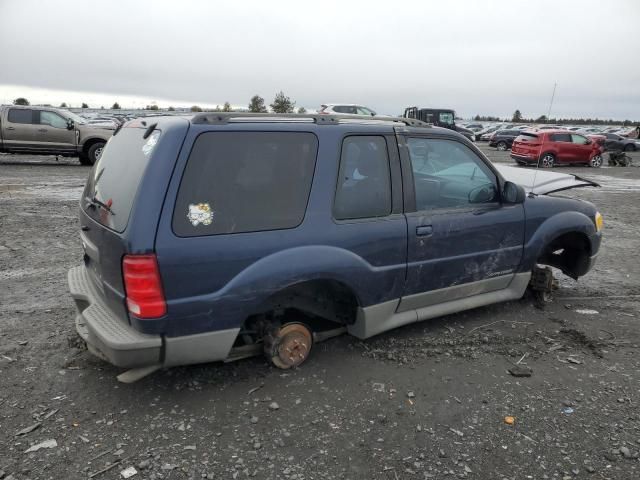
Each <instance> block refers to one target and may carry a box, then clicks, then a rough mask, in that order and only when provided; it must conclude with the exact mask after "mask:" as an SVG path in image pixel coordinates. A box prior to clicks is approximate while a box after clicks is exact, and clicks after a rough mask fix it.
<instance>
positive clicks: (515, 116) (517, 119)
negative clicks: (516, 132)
mask: <svg viewBox="0 0 640 480" xmlns="http://www.w3.org/2000/svg"><path fill="white" fill-rule="evenodd" d="M511 121H512V122H515V123H517V122H521V121H522V113H520V110H516V111H515V112H513V117H512V118H511Z"/></svg>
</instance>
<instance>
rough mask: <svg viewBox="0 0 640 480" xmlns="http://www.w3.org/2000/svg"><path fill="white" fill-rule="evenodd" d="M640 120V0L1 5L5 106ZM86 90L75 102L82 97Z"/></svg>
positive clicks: (30, 0) (26, 1)
mask: <svg viewBox="0 0 640 480" xmlns="http://www.w3.org/2000/svg"><path fill="white" fill-rule="evenodd" d="M555 82H557V84H558V87H557V91H556V96H555V101H554V104H553V109H552V112H551V116H563V117H569V116H583V117H588V116H590V117H595V116H597V117H600V118H605V117H606V118H610V117H611V118H617V119H633V120H640V1H638V0H609V1H607V2H603V1H602V0H594V1H591V0H581V1H577V0H576V1H536V0H528V1H516V0H505V1H498V0H496V1H493V2H491V1H486V2H478V1H474V0H469V1H462V0H454V1H438V2H436V1H432V2H425V1H415V2H413V1H408V0H405V1H403V2H389V1H384V2H382V1H381V2H376V1H371V0H369V1H347V0H339V1H334V0H322V1H317V2H313V1H299V0H296V1H274V0H270V1H241V0H236V1H226V2H211V1H196V0H193V1H190V0H180V1H176V0H168V1H162V0H153V1H146V0H135V1H124V0H109V1H104V2H96V1H87V0H60V1H57V0H50V1H36V0H0V102H2V103H7V102H10V101H11V100H13V98H15V97H16V96H18V95H20V96H22V95H21V94H22V93H24V96H28V97H30V98H29V99H30V100H31V101H32V102H38V103H42V102H46V103H53V104H58V103H60V102H63V101H65V102H67V103H72V104H74V103H75V104H78V106H79V102H82V101H86V102H88V103H90V105H91V106H99V105H92V104H91V102H94V103H98V102H99V103H101V104H103V105H105V106H107V107H109V106H110V105H111V104H112V103H113V102H114V101H116V100H117V101H119V102H120V104H121V105H122V106H123V107H134V106H136V107H139V106H141V105H145V104H146V103H149V102H152V101H155V102H157V103H158V104H159V105H160V106H168V105H170V104H173V105H185V106H189V105H193V104H199V105H215V104H222V103H224V102H225V101H229V102H230V103H231V104H232V105H246V104H247V103H248V101H249V99H250V97H251V96H252V95H254V94H256V93H257V94H260V95H261V96H263V97H264V98H265V99H266V100H267V103H270V101H271V100H272V99H273V96H274V94H275V93H276V92H277V91H279V90H283V91H284V92H285V94H286V95H288V96H290V97H291V98H292V99H293V100H295V101H296V102H297V105H299V106H300V105H301V106H305V107H307V108H317V107H318V106H319V105H320V104H321V103H325V102H347V103H361V104H364V105H368V106H370V107H371V108H373V109H374V110H376V111H378V112H379V113H384V114H398V113H400V112H402V110H403V109H404V107H406V106H410V105H418V106H430V107H436V106H442V107H450V108H454V109H455V110H456V111H457V112H458V114H461V115H463V116H465V117H467V116H471V115H475V114H476V113H479V114H485V115H500V116H510V115H511V114H512V113H513V111H514V110H515V109H516V108H518V109H520V110H521V111H522V113H523V115H525V116H526V117H537V116H539V115H542V114H546V113H547V110H548V108H549V100H550V97H551V93H552V90H553V85H554V83H555ZM85 99H86V100H85Z"/></svg>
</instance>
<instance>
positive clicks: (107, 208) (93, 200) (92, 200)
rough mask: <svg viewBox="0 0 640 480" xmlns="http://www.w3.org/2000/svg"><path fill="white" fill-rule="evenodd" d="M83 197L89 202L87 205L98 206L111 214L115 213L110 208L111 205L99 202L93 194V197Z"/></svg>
mask: <svg viewBox="0 0 640 480" xmlns="http://www.w3.org/2000/svg"><path fill="white" fill-rule="evenodd" d="M84 198H85V200H86V201H87V203H89V205H90V206H92V207H93V208H96V207H100V208H102V209H103V210H105V211H107V212H109V213H110V214H111V215H115V213H114V211H113V210H111V207H110V206H109V205H107V204H106V203H104V202H101V201H100V200H98V199H97V198H96V196H95V195H94V196H93V197H91V198H89V197H84Z"/></svg>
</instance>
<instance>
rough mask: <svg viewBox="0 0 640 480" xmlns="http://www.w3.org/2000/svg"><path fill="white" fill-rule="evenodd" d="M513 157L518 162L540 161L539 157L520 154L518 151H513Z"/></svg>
mask: <svg viewBox="0 0 640 480" xmlns="http://www.w3.org/2000/svg"><path fill="white" fill-rule="evenodd" d="M511 158H513V159H514V160H515V161H516V162H519V163H537V162H538V159H537V158H536V157H534V156H531V155H518V154H516V153H512V154H511Z"/></svg>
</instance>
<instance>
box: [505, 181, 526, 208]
mask: <svg viewBox="0 0 640 480" xmlns="http://www.w3.org/2000/svg"><path fill="white" fill-rule="evenodd" d="M526 196H527V193H526V192H525V191H524V188H523V187H522V186H521V185H516V184H515V183H513V182H504V185H503V187H502V201H503V202H504V203H509V204H514V205H516V204H518V203H524V199H525V197H526Z"/></svg>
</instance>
